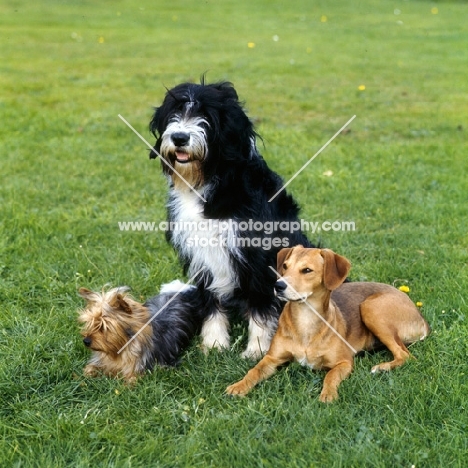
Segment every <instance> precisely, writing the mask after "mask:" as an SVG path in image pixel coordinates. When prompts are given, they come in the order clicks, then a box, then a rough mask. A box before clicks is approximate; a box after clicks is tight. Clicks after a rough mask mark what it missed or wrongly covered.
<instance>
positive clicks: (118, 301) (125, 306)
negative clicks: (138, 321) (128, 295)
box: [114, 293, 132, 314]
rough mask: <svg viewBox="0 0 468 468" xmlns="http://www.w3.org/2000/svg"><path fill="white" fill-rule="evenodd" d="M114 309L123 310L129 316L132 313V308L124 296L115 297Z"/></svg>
mask: <svg viewBox="0 0 468 468" xmlns="http://www.w3.org/2000/svg"><path fill="white" fill-rule="evenodd" d="M114 307H117V308H118V309H120V310H122V312H126V313H127V314H131V313H132V308H131V307H130V304H129V303H128V302H127V301H126V300H125V297H124V296H122V294H120V293H119V294H117V296H115V304H114Z"/></svg>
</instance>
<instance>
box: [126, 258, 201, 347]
mask: <svg viewBox="0 0 468 468" xmlns="http://www.w3.org/2000/svg"><path fill="white" fill-rule="evenodd" d="M204 269H205V267H202V268H200V269H199V270H198V271H197V272H196V273H195V274H194V275H193V276H192V277H191V278H190V279H189V280H188V282H187V283H188V284H191V283H192V281H193V280H194V279H195V278H196V277H197V276H198V275H199V274H200V273H201V272H202V271H203V270H204ZM183 291H185V289H180V290H179V291H178V292H176V293H175V294H174V296H172V297H171V298H170V299H169V300H168V301H167V302H166V303H165V304H164V305H163V306H162V307H161V308H160V309H159V310H158V311H157V312H156V313H155V314H154V315H153V316H152V317H151V318H150V319H149V320H148V321H147V322H146V323H145V324H144V325H143V326H142V327H141V328H140V329H139V330H138V331H137V332H136V333H135V334H134V335H133V336H132V337H131V338H130V339H129V340H128V341H127V342H126V343H125V344H124V345H123V346H122V347H121V348H120V349H119V350H118V351H117V354H120V353H121V352H122V351H123V350H124V349H125V348H126V347H127V346H128V345H129V344H130V343H131V342H132V341H133V340H134V339H135V338H136V337H137V336H138V335H139V334H140V333H141V332H142V331H143V329H144V328H146V327H147V326H148V325H149V324H150V323H151V322H152V321H153V320H154V319H155V318H156V317H157V316H158V315H159V314H160V313H161V312H162V311H163V310H164V309H165V308H166V307H167V306H168V305H169V304H170V303H171V302H172V301H173V300H174V299H175V298H176V297H177V296H178V295H179V294H180V293H181V292H183Z"/></svg>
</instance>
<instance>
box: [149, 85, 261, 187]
mask: <svg viewBox="0 0 468 468" xmlns="http://www.w3.org/2000/svg"><path fill="white" fill-rule="evenodd" d="M150 130H151V132H152V133H153V134H154V135H155V136H156V138H157V141H156V145H155V147H154V149H155V150H156V151H157V152H158V153H159V154H160V155H161V157H162V158H164V160H165V162H166V163H165V164H163V170H164V172H165V173H166V174H168V175H170V176H171V177H172V179H173V182H174V184H177V181H178V178H179V176H178V174H180V175H182V176H183V177H184V178H185V179H186V180H187V181H188V182H189V183H190V184H192V185H194V186H195V187H200V186H201V185H203V183H204V182H206V179H207V178H209V177H210V176H212V175H213V174H214V173H216V172H217V169H218V167H217V166H218V165H219V163H220V161H226V160H232V159H236V160H238V159H239V158H241V159H242V158H243V157H244V156H243V155H244V154H245V153H246V152H247V154H250V151H251V147H252V144H253V145H254V142H255V133H254V131H253V127H252V124H251V122H250V121H249V119H248V118H247V116H246V115H245V113H244V111H243V109H242V106H241V105H240V103H239V101H238V97H237V93H236V91H235V90H234V88H233V87H232V85H231V84H230V83H216V84H204V83H202V84H200V85H197V84H193V83H183V84H180V85H178V86H176V87H175V88H173V89H171V90H169V91H168V92H167V94H166V96H165V98H164V101H163V103H162V105H161V106H160V107H158V108H157V109H156V112H155V114H154V116H153V119H152V121H151V123H150ZM246 141H247V148H246V144H245V142H246ZM156 156H157V155H156V154H155V153H154V152H152V153H151V155H150V157H152V158H155V157H156Z"/></svg>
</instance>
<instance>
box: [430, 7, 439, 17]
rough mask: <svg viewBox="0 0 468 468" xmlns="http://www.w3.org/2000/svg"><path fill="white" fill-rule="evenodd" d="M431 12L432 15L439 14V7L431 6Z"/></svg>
mask: <svg viewBox="0 0 468 468" xmlns="http://www.w3.org/2000/svg"><path fill="white" fill-rule="evenodd" d="M431 13H432V14H433V15H437V14H439V9H438V8H437V7H433V8H431Z"/></svg>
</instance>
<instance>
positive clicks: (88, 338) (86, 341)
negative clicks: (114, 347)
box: [83, 336, 91, 347]
mask: <svg viewBox="0 0 468 468" xmlns="http://www.w3.org/2000/svg"><path fill="white" fill-rule="evenodd" d="M83 343H84V345H85V346H88V347H90V346H91V338H90V337H89V336H87V337H86V338H83Z"/></svg>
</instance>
